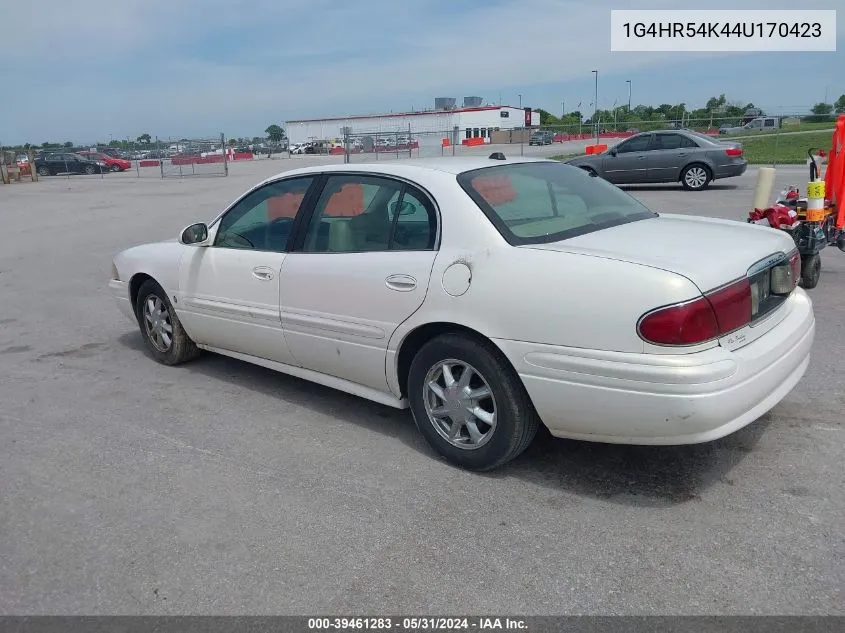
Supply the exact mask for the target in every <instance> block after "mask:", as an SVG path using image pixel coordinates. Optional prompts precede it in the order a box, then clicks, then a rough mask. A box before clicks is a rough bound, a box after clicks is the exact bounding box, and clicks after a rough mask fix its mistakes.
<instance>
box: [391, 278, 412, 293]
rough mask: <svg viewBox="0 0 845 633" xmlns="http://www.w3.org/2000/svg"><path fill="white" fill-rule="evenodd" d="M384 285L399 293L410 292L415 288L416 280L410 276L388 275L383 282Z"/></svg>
mask: <svg viewBox="0 0 845 633" xmlns="http://www.w3.org/2000/svg"><path fill="white" fill-rule="evenodd" d="M384 283H385V284H386V285H387V287H388V288H390V289H391V290H397V291H399V292H410V291H411V290H413V289H414V288H416V287H417V280H416V279H414V278H413V277H411V276H410V275H390V276H388V277H387V279H385V280H384Z"/></svg>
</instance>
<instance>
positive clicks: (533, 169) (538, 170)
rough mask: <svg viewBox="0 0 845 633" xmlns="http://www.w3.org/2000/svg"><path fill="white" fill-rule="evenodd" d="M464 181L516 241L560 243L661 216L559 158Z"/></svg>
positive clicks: (476, 173)
mask: <svg viewBox="0 0 845 633" xmlns="http://www.w3.org/2000/svg"><path fill="white" fill-rule="evenodd" d="M458 183H459V184H460V186H461V187H462V188H463V189H464V191H466V193H467V194H468V195H469V196H470V198H472V200H473V201H474V202H475V203H476V204H477V205H478V206H479V207H480V208H481V210H482V211H483V212H484V214H485V215H486V216H487V218H488V219H489V220H490V221H491V222H492V223H493V225H494V226H495V227H496V228H497V229H498V230H499V232H500V233H501V234H502V236H503V237H504V238H505V240H507V241H508V243H510V244H513V245H520V244H542V243H548V242H557V241H560V240H564V239H567V238H570V237H575V236H576V235H583V234H586V233H592V232H593V231H598V230H601V229H604V228H609V227H612V226H617V225H619V224H626V223H628V222H635V221H638V220H644V219H647V218H653V217H657V214H656V213H654V212H653V211H651V210H650V209H648V208H647V207H645V206H644V205H643V204H641V203H640V202H638V201H637V200H635V199H634V198H633V197H631V196H629V195H628V194H627V193H625V192H623V191H622V190H621V189H619V188H617V187H615V186H613V185H611V184H610V183H608V182H607V181H605V180H603V179H601V178H595V177H592V176H590V175H589V174H587V172H585V171H583V170H582V169H579V168H577V167H573V166H571V165H565V164H563V163H558V162H556V161H555V162H552V161H549V162H545V161H544V162H536V163H533V162H532V163H513V164H510V165H500V166H496V167H486V168H482V169H476V170H473V171H469V172H465V173H462V174H460V175H459V176H458Z"/></svg>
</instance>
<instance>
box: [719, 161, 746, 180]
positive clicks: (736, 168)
mask: <svg viewBox="0 0 845 633" xmlns="http://www.w3.org/2000/svg"><path fill="white" fill-rule="evenodd" d="M747 169H748V163H747V162H742V163H738V164H735V165H720V166H719V167H717V168H716V169H715V170H714V174H713V177H714V178H733V177H735V176H742V174H744V173H745V171H746V170H747Z"/></svg>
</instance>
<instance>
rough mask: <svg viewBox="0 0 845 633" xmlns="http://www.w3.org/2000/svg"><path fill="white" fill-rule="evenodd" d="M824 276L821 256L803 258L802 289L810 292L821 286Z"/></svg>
mask: <svg viewBox="0 0 845 633" xmlns="http://www.w3.org/2000/svg"><path fill="white" fill-rule="evenodd" d="M821 274H822V258H821V255H819V254H818V253H816V254H815V255H806V256H804V257H802V258H801V287H802V288H806V289H807V290H810V289H812V288H815V287H816V286H818V285H819V278H820V277H821Z"/></svg>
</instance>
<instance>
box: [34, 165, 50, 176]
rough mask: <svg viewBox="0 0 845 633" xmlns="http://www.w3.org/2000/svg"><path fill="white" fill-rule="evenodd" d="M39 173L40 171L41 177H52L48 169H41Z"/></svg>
mask: <svg viewBox="0 0 845 633" xmlns="http://www.w3.org/2000/svg"><path fill="white" fill-rule="evenodd" d="M37 171H38V175H39V176H49V175H50V169H49V168H48V167H39V168H38V170H37Z"/></svg>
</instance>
